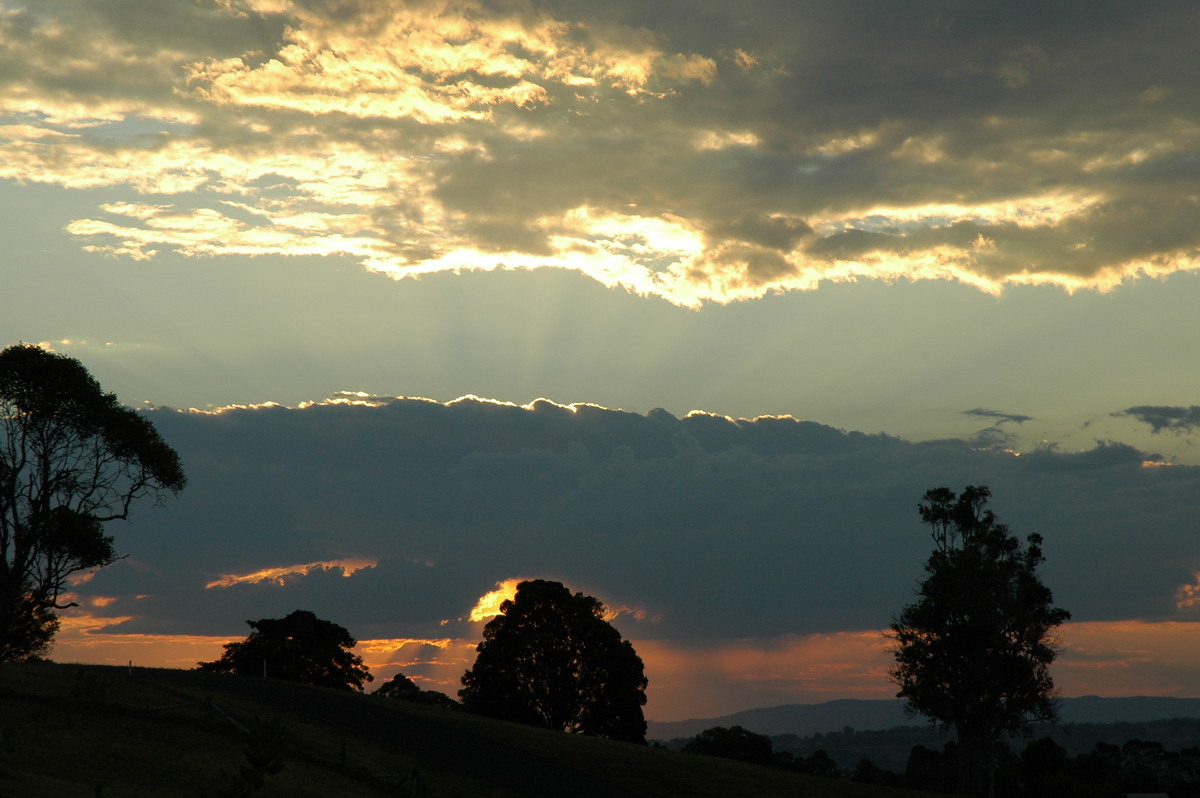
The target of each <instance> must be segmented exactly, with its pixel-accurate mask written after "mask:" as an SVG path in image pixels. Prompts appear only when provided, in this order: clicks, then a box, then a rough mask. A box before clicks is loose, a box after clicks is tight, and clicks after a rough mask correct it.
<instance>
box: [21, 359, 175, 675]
mask: <svg viewBox="0 0 1200 798" xmlns="http://www.w3.org/2000/svg"><path fill="white" fill-rule="evenodd" d="M186 484H187V478H186V477H185V476H184V473H183V468H182V466H181V465H180V462H179V456H178V454H176V452H175V450H173V449H172V448H171V447H170V446H168V445H167V444H166V443H165V442H163V440H162V438H161V437H159V435H158V432H157V431H156V430H155V429H154V427H153V425H151V424H150V422H149V421H148V420H147V419H146V418H145V417H144V416H142V415H141V414H139V413H137V412H136V411H134V410H131V409H129V408H127V407H122V406H121V405H120V404H119V403H118V401H117V397H116V396H115V395H113V394H111V393H105V392H104V390H103V389H102V388H101V387H100V384H99V383H98V382H97V381H96V380H95V378H93V377H92V375H91V374H90V373H89V372H88V370H87V369H86V368H84V366H83V365H82V364H81V363H80V362H79V361H78V360H75V359H74V358H70V357H67V356H65V355H61V354H56V353H53V352H48V351H46V350H44V349H42V348H40V347H37V346H30V345H25V344H21V345H18V346H11V347H8V348H7V349H5V350H3V351H2V352H0V554H2V555H3V556H2V557H0V661H5V660H14V659H23V658H25V657H29V656H32V655H35V654H38V653H40V652H41V651H43V650H45V648H46V647H47V646H48V645H49V643H50V641H51V640H52V639H53V636H54V633H55V631H56V630H57V628H58V616H57V612H56V611H57V610H61V609H66V608H67V607H70V606H73V605H72V604H71V603H69V602H68V603H66V604H63V603H62V600H63V594H64V592H65V588H66V585H67V579H68V577H70V576H71V575H72V574H75V573H77V572H80V571H86V570H88V569H91V568H99V567H102V566H105V565H109V564H111V563H112V562H113V561H114V560H116V559H117V556H116V553H115V550H114V548H113V539H112V538H111V537H109V536H107V535H105V534H104V523H105V522H107V521H112V520H115V519H123V518H127V517H128V515H129V511H130V508H131V507H132V506H133V504H134V503H135V502H137V501H139V500H142V499H146V498H151V499H155V500H161V499H162V498H164V497H165V496H166V495H167V494H175V493H178V492H179V491H180V490H182V489H183V487H184V486H185V485H186Z"/></svg>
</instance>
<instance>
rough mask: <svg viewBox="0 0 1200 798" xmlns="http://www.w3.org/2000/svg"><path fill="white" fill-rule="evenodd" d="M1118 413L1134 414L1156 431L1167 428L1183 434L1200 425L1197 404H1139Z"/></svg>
mask: <svg viewBox="0 0 1200 798" xmlns="http://www.w3.org/2000/svg"><path fill="white" fill-rule="evenodd" d="M1118 415H1123V416H1132V417H1133V418H1136V419H1137V420H1138V421H1141V422H1142V423H1143V424H1149V425H1150V429H1151V431H1153V432H1154V433H1159V432H1162V431H1164V430H1166V431H1169V432H1175V433H1178V434H1183V433H1190V432H1191V431H1192V430H1194V429H1196V428H1197V427H1200V407H1197V406H1196V405H1192V406H1191V407H1170V406H1163V405H1139V406H1138V407H1131V408H1129V409H1127V410H1124V411H1122V412H1121V413H1119V414H1118Z"/></svg>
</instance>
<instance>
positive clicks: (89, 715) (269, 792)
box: [0, 663, 917, 798]
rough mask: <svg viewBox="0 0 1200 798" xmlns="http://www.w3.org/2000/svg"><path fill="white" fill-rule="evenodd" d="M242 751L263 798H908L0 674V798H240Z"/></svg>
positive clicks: (650, 751) (388, 721) (312, 694)
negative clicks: (271, 761)
mask: <svg viewBox="0 0 1200 798" xmlns="http://www.w3.org/2000/svg"><path fill="white" fill-rule="evenodd" d="M280 729H281V730H282V732H281V733H279V730H280ZM247 751H259V752H263V751H265V752H266V754H267V756H268V758H270V756H272V755H277V756H278V758H279V759H281V760H282V762H283V765H284V767H283V769H282V771H280V772H279V773H277V774H274V775H268V776H266V780H265V785H264V786H263V788H262V789H261V790H259V791H257V792H254V793H253V794H254V795H255V796H263V797H264V798H269V797H270V796H289V798H298V797H302V796H313V798H324V797H325V796H339V797H340V796H349V797H351V798H360V797H361V798H373V797H374V796H381V797H382V796H399V795H403V796H413V795H424V796H429V797H430V798H456V797H457V796H462V797H463V798H468V797H469V798H493V797H494V798H515V797H516V796H523V797H526V798H537V797H538V796H556V797H557V796H563V795H570V796H573V798H588V797H589V796H597V797H600V796H603V797H604V798H608V797H609V796H611V797H612V798H619V797H620V796H688V797H689V798H705V796H713V797H714V798H716V796H729V795H753V796H789V798H804V797H811V798H872V796H874V797H875V798H887V796H896V797H898V796H903V795H917V794H916V793H904V792H898V791H893V790H887V789H883V788H878V787H871V786H866V785H857V784H852V783H850V782H848V781H840V780H835V779H820V778H815V777H810V776H803V775H799V774H794V773H787V772H783V771H778V770H771V769H768V768H761V767H756V766H753V765H745V764H742V763H738V762H731V761H728V760H720V759H713V758H710V757H699V756H693V755H688V754H682V753H677V752H673V751H666V750H662V749H657V748H649V747H643V746H636V745H629V744H625V743H614V742H611V741H608V740H600V739H595V738H588V737H580V736H577V735H568V734H562V733H555V732H547V731H543V730H539V729H533V728H529V727H525V726H519V725H514V724H509V723H503V722H499V721H492V720H488V719H485V718H479V717H474V716H471V715H468V714H466V713H462V712H455V711H450V710H444V709H439V708H436V707H425V706H420V705H414V704H408V703H404V702H399V701H391V700H388V699H382V698H376V697H374V696H364V695H356V694H349V693H344V692H339V691H334V690H323V689H319V688H313V687H308V686H304V685H293V684H287V683H284V682H276V681H270V680H263V679H252V678H243V677H235V676H224V675H220V674H209V673H198V672H194V671H175V670H156V669H141V668H135V669H133V670H132V672H130V671H128V670H126V669H125V668H112V667H104V666H85V665H58V664H52V663H5V664H2V665H0V795H21V796H26V797H27V798H63V797H64V796H81V797H83V796H86V797H87V798H91V796H103V798H126V797H128V798H135V797H141V796H145V798H169V797H170V796H187V797H188V798H199V797H200V796H212V797H213V798H217V796H222V795H236V794H238V792H237V788H238V786H239V781H238V777H237V774H238V772H239V769H241V768H243V767H246V766H247V764H248V759H247V756H246V752H247ZM414 774H415V777H416V778H415V781H414ZM243 794H244V793H243Z"/></svg>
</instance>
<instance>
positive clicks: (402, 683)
mask: <svg viewBox="0 0 1200 798" xmlns="http://www.w3.org/2000/svg"><path fill="white" fill-rule="evenodd" d="M375 695H377V696H379V697H380V698H390V699H393V700H395V701H408V702H411V703H414V704H428V705H429V706H435V707H445V708H447V709H458V708H459V704H458V702H457V701H455V700H454V699H453V698H451V697H450V696H448V695H446V694H445V693H439V692H438V691H437V690H422V689H421V688H420V687H419V686H418V685H417V683H416V682H414V681H413V680H412V679H410V678H408V677H407V676H405V675H404V674H403V673H397V674H396V675H395V676H393V677H392V678H391V679H390V680H389V681H386V682H384V683H383V684H381V685H380V686H379V689H378V690H376V691H375Z"/></svg>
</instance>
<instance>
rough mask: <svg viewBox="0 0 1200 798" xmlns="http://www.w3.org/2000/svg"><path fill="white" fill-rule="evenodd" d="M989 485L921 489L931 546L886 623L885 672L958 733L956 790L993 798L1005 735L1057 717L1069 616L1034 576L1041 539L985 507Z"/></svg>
mask: <svg viewBox="0 0 1200 798" xmlns="http://www.w3.org/2000/svg"><path fill="white" fill-rule="evenodd" d="M990 495H991V493H990V491H989V490H988V489H987V488H986V487H967V488H965V489H964V490H963V492H962V495H961V496H956V495H955V494H954V493H953V492H952V491H950V490H948V489H946V488H937V489H934V490H930V491H928V492H926V494H925V496H924V503H923V504H921V505H920V506H919V511H920V514H921V520H922V521H923V522H924V523H926V524H928V525H929V526H930V527H931V530H932V531H931V534H932V536H933V540H934V543H935V548H934V550H933V553H932V554H930V556H929V559H928V561H927V562H926V564H925V579H924V581H922V582H921V583H920V586H919V587H918V589H917V601H916V602H914V603H912V604H909V605H908V606H906V607H904V609H903V610H902V611H901V613H900V615H899V616H898V617H897V618H896V619H895V621H894V622H893V623H892V624H891V634H890V636H891V638H892V639H893V641H894V643H895V645H894V648H893V651H892V653H893V655H894V657H895V664H894V666H893V668H892V671H891V674H890V675H891V678H892V680H893V681H895V683H896V684H897V685H898V686H899V687H900V691H899V693H898V694H897V695H898V696H899V697H900V698H905V699H907V700H908V709H909V711H910V712H912V713H913V714H918V715H924V716H926V717H928V718H929V719H930V720H933V721H935V722H937V723H938V724H940V725H941V726H942V727H943V728H951V727H952V728H953V729H954V730H955V733H956V736H957V738H958V763H959V768H958V773H959V777H958V781H959V791H960V792H966V793H968V794H974V795H984V794H986V795H991V794H992V793H993V790H994V773H995V766H996V752H997V746H998V743H999V742H1000V738H1001V736H1002V735H1003V734H1004V733H1006V732H1023V731H1025V730H1027V729H1028V728H1029V726H1030V724H1031V723H1032V722H1035V721H1051V720H1054V719H1055V717H1056V715H1057V712H1056V706H1055V703H1054V699H1053V689H1054V683H1053V680H1052V679H1051V677H1050V671H1049V665H1050V663H1051V662H1053V661H1054V658H1055V656H1056V651H1055V649H1054V646H1053V640H1052V637H1051V635H1052V632H1053V630H1054V629H1055V627H1057V626H1058V625H1060V624H1061V623H1062V622H1063V621H1065V620H1066V619H1067V618H1069V617H1070V613H1068V612H1067V611H1066V610H1063V609H1060V608H1057V607H1054V606H1053V601H1054V596H1053V594H1052V593H1051V592H1050V589H1049V588H1047V587H1046V586H1045V585H1044V584H1042V581H1041V579H1040V577H1039V576H1038V573H1037V569H1038V566H1039V565H1040V564H1041V563H1042V562H1043V560H1044V557H1043V556H1042V548H1041V543H1042V539H1041V537H1040V536H1039V535H1036V534H1034V535H1030V536H1029V537H1028V538H1027V539H1026V544H1025V545H1024V546H1022V544H1021V542H1020V541H1019V540H1018V539H1017V538H1016V537H1015V536H1014V535H1012V534H1011V533H1010V532H1009V529H1008V527H1007V526H1005V525H1004V524H1001V523H1000V522H999V521H997V520H996V517H995V514H994V513H992V511H991V510H988V509H987V501H988V498H989V497H990Z"/></svg>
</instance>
